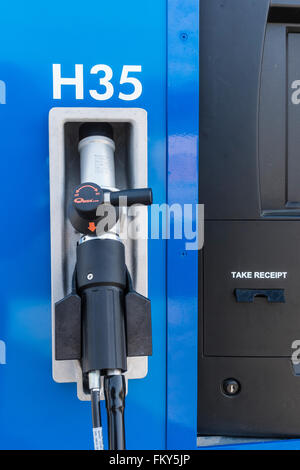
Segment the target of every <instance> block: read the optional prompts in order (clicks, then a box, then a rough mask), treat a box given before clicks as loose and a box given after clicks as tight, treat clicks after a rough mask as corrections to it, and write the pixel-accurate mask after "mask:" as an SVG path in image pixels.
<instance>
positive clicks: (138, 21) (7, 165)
mask: <svg viewBox="0 0 300 470" xmlns="http://www.w3.org/2000/svg"><path fill="white" fill-rule="evenodd" d="M1 17H2V19H3V22H2V26H1V31H0V40H1V45H2V46H1V52H0V80H1V81H0V134H1V139H0V154H1V159H0V171H1V174H2V175H3V177H2V194H3V195H5V196H4V200H3V204H2V211H3V212H2V221H3V224H2V227H3V230H2V233H3V245H2V247H3V249H2V254H1V266H0V270H1V284H2V289H1V317H0V339H1V347H0V384H1V386H0V403H1V406H0V422H1V423H2V425H1V426H0V447H1V448H2V449H91V448H92V444H93V442H92V431H91V423H90V421H91V416H90V405H89V402H81V401H79V400H78V398H77V396H76V386H75V384H74V383H69V384H58V383H55V382H54V381H53V379H52V371H51V354H52V353H51V300H50V298H51V292H50V224H49V170H48V165H49V162H48V155H49V150H48V113H49V110H50V109H51V108H53V107H90V108H96V107H108V108H109V107H113V108H114V107H118V108H121V107H135V108H143V109H145V110H146V111H147V115H148V182H149V186H151V187H152V189H153V193H154V194H155V202H156V203H157V204H160V203H163V202H165V201H166V185H167V180H166V28H167V23H166V2H165V1H161V0H152V1H145V2H139V1H138V0H130V1H129V2H123V1H121V0H112V1H110V2H98V1H94V0H92V1H90V2H88V4H86V5H83V4H82V2H79V1H70V0H67V1H65V2H63V3H62V2H59V1H57V0H53V1H51V2H46V3H44V4H40V3H38V2H29V3H27V4H26V5H25V4H24V3H23V2H21V1H17V3H14V5H12V4H9V3H7V4H5V5H2V7H1ZM165 248H166V242H165V241H164V240H149V244H148V249H149V272H148V277H149V286H148V287H149V297H151V301H152V329H153V357H152V358H150V360H149V371H148V375H147V377H146V378H145V379H143V380H133V381H130V383H129V390H128V395H127V400H126V414H125V421H126V440H127V448H129V449H130V448H134V449H139V448H140V449H146V448H149V449H153V448H155V449H163V448H165V446H166V435H165V421H166V280H165V279H166V261H165V259H166V250H165ZM16 403H18V406H17V407H16V406H15V404H16ZM103 414H104V408H103ZM16 422H18V423H22V424H21V425H19V426H16V425H15V423H16ZM104 426H105V427H106V423H104ZM141 429H142V430H143V431H142V432H141V431H140V430H141ZM137 430H139V431H138V432H137ZM104 434H105V435H106V432H104ZM105 445H106V447H107V442H105Z"/></svg>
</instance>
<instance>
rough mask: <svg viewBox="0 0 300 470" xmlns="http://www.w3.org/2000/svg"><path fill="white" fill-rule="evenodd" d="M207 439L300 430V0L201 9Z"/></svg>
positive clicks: (202, 432)
mask: <svg viewBox="0 0 300 470" xmlns="http://www.w3.org/2000/svg"><path fill="white" fill-rule="evenodd" d="M200 70H201V74H200V131H199V135H200V151H199V155H200V163H199V187H200V196H199V197H200V203H203V204H205V214H206V221H205V232H206V233H205V246H204V248H203V250H202V251H201V252H200V254H199V348H198V351H199V361H198V364H199V370H198V436H200V437H201V436H233V437H234V436H238V437H262V438H268V437H270V438H273V437H287V436H290V437H293V436H300V426H299V415H300V377H298V376H297V367H296V365H295V364H294V363H293V361H292V352H293V349H292V345H293V343H294V341H295V340H298V339H300V289H299V282H300V158H299V155H300V133H299V126H300V1H282V0H281V1H269V0H244V1H243V2H239V1H237V0H227V1H226V2H224V1H222V0H203V1H201V4H200Z"/></svg>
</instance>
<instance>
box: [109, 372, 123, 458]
mask: <svg viewBox="0 0 300 470" xmlns="http://www.w3.org/2000/svg"><path fill="white" fill-rule="evenodd" d="M104 393H105V402H106V410H107V422H108V441H109V450H125V425H124V409H125V394H126V382H125V377H124V375H121V374H120V375H106V376H105V377H104Z"/></svg>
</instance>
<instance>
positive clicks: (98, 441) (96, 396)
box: [91, 389, 103, 450]
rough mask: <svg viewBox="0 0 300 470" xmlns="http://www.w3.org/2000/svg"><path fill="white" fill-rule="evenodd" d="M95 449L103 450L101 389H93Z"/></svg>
mask: <svg viewBox="0 0 300 470" xmlns="http://www.w3.org/2000/svg"><path fill="white" fill-rule="evenodd" d="M91 404H92V420H93V436H94V449H95V450H103V437H102V423H101V410H100V390H98V389H93V390H91Z"/></svg>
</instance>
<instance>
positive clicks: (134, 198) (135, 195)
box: [110, 188, 153, 207]
mask: <svg viewBox="0 0 300 470" xmlns="http://www.w3.org/2000/svg"><path fill="white" fill-rule="evenodd" d="M120 198H126V200H124V201H122V199H120ZM152 200H153V196H152V189H151V188H141V189H125V190H123V191H114V192H111V193H110V203H111V205H112V206H127V207H129V206H133V205H134V204H143V205H144V206H151V204H152Z"/></svg>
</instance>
